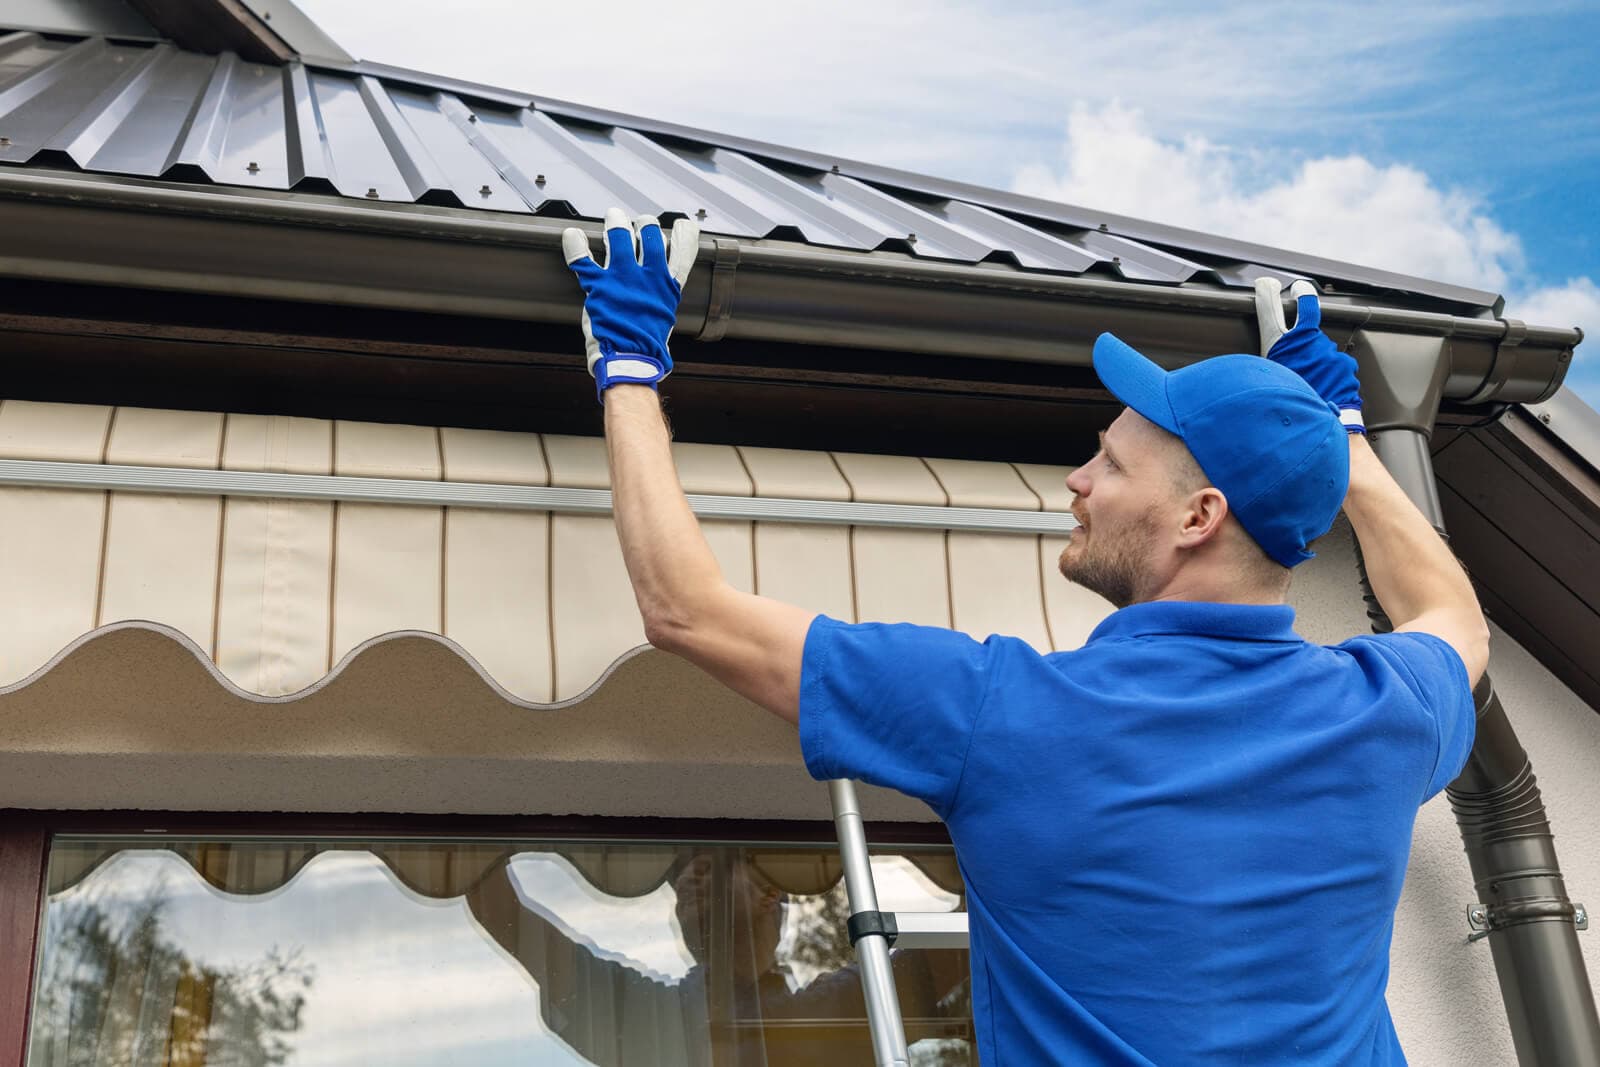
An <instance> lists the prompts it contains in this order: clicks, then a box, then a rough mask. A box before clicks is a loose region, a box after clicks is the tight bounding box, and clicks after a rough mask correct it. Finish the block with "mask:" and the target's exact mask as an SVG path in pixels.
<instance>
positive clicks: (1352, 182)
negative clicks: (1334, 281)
mask: <svg viewBox="0 0 1600 1067" xmlns="http://www.w3.org/2000/svg"><path fill="white" fill-rule="evenodd" d="M1013 184H1014V188H1015V189H1016V190H1017V191H1018V192H1021V193H1026V194H1028V195H1030V196H1039V197H1044V198H1046V199H1051V200H1059V201H1065V202H1067V203H1073V204H1079V205H1082V206H1085V207H1092V208H1097V209H1100V210H1104V211H1108V212H1115V213H1118V214H1125V215H1132V216H1135V217H1137V218H1144V219H1150V220H1152V221H1156V222H1165V223H1170V224H1172V225H1176V226H1184V227H1188V228H1191V229H1196V230H1202V231H1205V232H1208V233H1218V234H1226V235H1228V236H1229V237H1234V238H1238V239H1241V240H1246V241H1254V242H1257V243H1259V244H1264V245H1270V246H1272V247H1275V248H1287V249H1292V250H1294V251H1296V252H1302V253H1310V254H1312V255H1319V256H1325V257H1328V258H1330V259H1338V260H1344V261H1346V262H1350V263H1360V264H1363V265H1365V266H1371V267H1378V268H1382V269H1385V270H1391V271H1398V272H1400V273H1402V274H1414V275H1420V276H1422V277H1426V278H1433V279H1438V280H1441V281H1450V282H1455V283H1458V284H1462V285H1472V286H1480V287H1483V288H1488V289H1496V290H1498V289H1501V288H1504V287H1505V285H1506V284H1507V282H1508V280H1509V279H1510V278H1511V276H1512V275H1513V274H1514V273H1516V272H1517V271H1519V270H1520V269H1521V267H1522V249H1521V245H1520V244H1519V242H1518V241H1517V238H1516V237H1515V236H1514V235H1513V234H1510V233H1508V232H1506V231H1505V230H1504V229H1503V228H1501V227H1500V226H1499V225H1497V224H1496V223H1495V222H1494V220H1493V219H1492V218H1490V217H1489V215H1488V214H1487V211H1486V209H1485V206H1484V205H1483V204H1482V203H1481V202H1480V201H1479V200H1477V199H1476V198H1475V197H1473V196H1471V195H1469V194H1468V193H1466V192H1464V191H1462V190H1458V189H1440V188H1439V187H1437V186H1436V185H1434V184H1433V182H1431V181H1430V180H1429V179H1428V176H1427V175H1426V174H1424V173H1422V172H1421V171H1419V170H1417V169H1415V168H1413V167H1408V166H1404V165H1401V164H1391V165H1389V166H1378V165H1376V164H1374V163H1372V162H1371V161H1370V160H1367V159H1365V158H1363V157H1361V156H1328V157H1323V158H1318V159H1308V160H1302V161H1300V162H1298V163H1296V164H1293V165H1292V166H1290V167H1285V166H1283V165H1282V164H1281V163H1280V162H1278V161H1277V160H1275V159H1273V158H1272V157H1270V156H1268V155H1267V154H1265V153H1261V152H1244V151H1238V150H1235V149H1232V148H1229V147H1226V146H1224V145H1218V144H1214V143H1212V142H1211V141H1208V140H1206V139H1204V138H1200V137H1188V138H1185V139H1183V140H1181V141H1164V140H1161V139H1159V138H1158V137H1156V136H1155V135H1154V134H1153V133H1152V132H1151V131H1150V130H1149V128H1148V126H1147V125H1146V123H1145V121H1144V118H1143V116H1142V115H1141V114H1140V113H1139V112H1137V111H1134V110H1132V109H1129V108H1125V107H1123V106H1121V105H1118V104H1111V105H1109V106H1107V107H1105V108H1101V109H1094V108H1089V107H1084V106H1079V107H1075V108H1073V110H1072V115H1071V117H1070V118H1069V119H1068V121H1067V129H1066V141H1065V143H1064V146H1063V149H1062V154H1061V160H1060V163H1059V164H1058V166H1056V167H1045V166H1037V165H1035V166H1030V167H1025V168H1023V169H1022V170H1021V171H1020V172H1019V173H1018V175H1017V178H1016V180H1015V182H1014V183H1013Z"/></svg>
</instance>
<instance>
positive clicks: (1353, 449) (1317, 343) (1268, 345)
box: [1256, 278, 1489, 684]
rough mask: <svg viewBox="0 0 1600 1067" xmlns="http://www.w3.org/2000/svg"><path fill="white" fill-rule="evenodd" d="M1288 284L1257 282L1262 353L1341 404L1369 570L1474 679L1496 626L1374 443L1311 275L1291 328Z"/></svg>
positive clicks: (1405, 625)
mask: <svg viewBox="0 0 1600 1067" xmlns="http://www.w3.org/2000/svg"><path fill="white" fill-rule="evenodd" d="M1281 294H1282V290H1281V288H1280V286H1279V285H1278V282H1277V281H1276V280H1275V279H1272V278H1261V279H1258V280H1257V281H1256V319H1257V321H1258V322H1259V323H1260V325H1261V351H1262V354H1263V355H1266V356H1268V357H1270V358H1271V359H1273V360H1276V361H1277V362H1279V363H1282V364H1283V365H1284V366H1286V367H1288V368H1289V369H1291V370H1293V371H1295V372H1296V373H1297V374H1299V375H1300V376H1301V377H1302V378H1304V379H1305V380H1306V381H1307V382H1308V383H1309V384H1310V385H1311V387H1312V388H1313V389H1315V390H1316V391H1317V395H1318V396H1320V397H1322V399H1323V400H1325V401H1327V403H1328V404H1329V405H1330V406H1332V407H1335V408H1337V409H1338V410H1339V421H1340V422H1342V423H1344V427H1345V429H1346V430H1348V431H1349V432H1350V490H1349V493H1348V494H1347V495H1346V496H1345V501H1344V512H1345V514H1346V515H1348V516H1349V517H1350V527H1351V529H1352V530H1354V531H1355V535H1356V540H1357V541H1359V542H1360V543H1361V552H1362V555H1363V557H1364V558H1365V560H1366V566H1367V577H1368V579H1369V580H1370V581H1371V583H1372V589H1373V592H1374V593H1376V594H1377V597H1378V603H1379V604H1381V605H1382V606H1383V610H1384V612H1385V613H1386V614H1387V615H1388V616H1389V621H1390V622H1391V623H1392V624H1393V625H1394V628H1395V631H1396V632H1397V633H1406V632H1417V633H1428V634H1433V635H1434V636H1435V637H1438V638H1440V639H1441V640H1443V641H1444V642H1445V643H1446V644H1448V645H1450V647H1452V648H1454V649H1455V650H1456V654H1457V655H1458V656H1460V657H1461V662H1462V664H1463V665H1464V666H1465V667H1466V669H1467V680H1468V681H1469V682H1470V683H1473V684H1476V682H1477V680H1478V678H1479V677H1480V676H1481V675H1482V674H1483V671H1484V667H1485V665H1486V664H1487V663H1488V661H1489V628H1488V624H1487V623H1485V622H1484V620H1483V609H1482V608H1480V607H1479V606H1478V598H1477V595H1476V594H1475V593H1474V592H1473V590H1472V583H1471V582H1470V581H1468V579H1467V576H1466V573H1465V572H1464V571H1463V570H1462V569H1461V564H1459V563H1457V562H1456V558H1455V556H1453V555H1451V553H1450V549H1449V548H1448V547H1447V546H1446V545H1445V543H1444V541H1443V539H1442V538H1440V536H1439V534H1438V532H1437V531H1436V530H1434V528H1433V526H1432V525H1431V524H1430V523H1429V522H1428V520H1427V519H1426V518H1425V517H1423V514H1422V512H1420V511H1418V510H1417V506H1416V505H1415V504H1414V503H1412V501H1411V498H1410V497H1408V496H1406V494H1405V492H1404V490H1402V489H1401V488H1400V486H1398V485H1397V484H1395V480H1394V479H1393V478H1391V477H1390V476H1389V472H1388V471H1386V470H1385V469H1384V467H1383V464H1382V463H1380V462H1379V461H1378V457H1377V455H1376V454H1374V452H1373V451H1372V447H1371V446H1370V445H1369V444H1368V443H1367V438H1366V432H1367V431H1366V427H1365V426H1364V425H1363V424H1362V421H1361V391H1360V388H1359V386H1358V384H1357V381H1356V361H1355V359H1354V358H1353V357H1352V356H1349V355H1347V354H1346V353H1343V352H1340V351H1339V349H1338V346H1336V345H1335V344H1334V343H1333V341H1332V340H1331V339H1330V338H1329V337H1328V336H1327V335H1326V334H1324V333H1323V332H1322V328H1321V323H1322V307H1321V305H1320V304H1318V302H1317V294H1316V290H1315V289H1313V288H1312V285H1311V283H1310V282H1307V281H1298V282H1295V283H1294V285H1293V286H1291V287H1290V289H1289V295H1290V296H1293V297H1294V298H1295V324H1294V329H1292V330H1287V329H1285V325H1284V320H1283V300H1282V295H1281Z"/></svg>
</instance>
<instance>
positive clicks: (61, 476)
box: [0, 459, 1077, 534]
mask: <svg viewBox="0 0 1600 1067" xmlns="http://www.w3.org/2000/svg"><path fill="white" fill-rule="evenodd" d="M0 485H9V486H18V487H22V488H35V489H104V490H117V491H119V492H145V493H166V494H173V493H176V494H180V495H192V496H231V497H250V498H258V499H273V500H323V501H329V500H337V501H350V502H357V503H366V504H410V505H426V506H430V507H471V508H489V509H496V510H508V511H550V512H560V513H564V514H577V515H609V514H610V513H611V492H610V490H607V489H572V488H561V487H547V486H528V485H497V484H492V483H487V482H447V481H434V480H431V479H429V480H424V479H409V478H358V477H349V476H334V475H314V474H277V473H265V472H260V471H226V470H195V469H189V468H181V467H139V466H130V465H125V464H112V463H64V462H56V461H48V460H17V459H7V460H0ZM689 506H690V508H691V509H693V511H694V513H695V514H696V515H698V516H699V517H700V518H703V519H746V520H757V521H769V522H798V523H818V524H824V525H833V526H882V527H891V528H899V529H934V530H976V531H986V532H990V533H1021V534H1040V533H1062V532H1064V531H1066V530H1070V529H1073V528H1074V527H1075V526H1077V520H1076V519H1074V518H1073V517H1072V516H1071V515H1068V514H1064V513H1062V512H1050V511H1022V510H1013V509H1004V508H959V507H935V506H926V505H913V504H870V503H860V502H854V501H837V500H798V499H784V498H771V497H753V496H713V495H708V494H690V495H689Z"/></svg>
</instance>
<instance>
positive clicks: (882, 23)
mask: <svg viewBox="0 0 1600 1067" xmlns="http://www.w3.org/2000/svg"><path fill="white" fill-rule="evenodd" d="M299 6H300V7H301V8H302V9H303V10H305V11H306V13H307V14H309V15H310V16H311V17H312V18H314V19H316V20H317V21H318V23H319V24H321V26H322V27H323V28H324V29H325V30H326V31H328V33H329V34H330V35H331V36H333V38H334V39H335V40H337V41H339V42H340V43H341V44H342V45H343V46H344V47H346V48H347V49H348V50H349V51H350V52H352V53H353V54H355V55H356V56H358V57H359V58H362V59H370V60H374V61H378V62H384V63H391V64H394V65H397V66H404V67H413V68H416V69H420V70H426V71H430V72H433V73H438V74H447V75H451V76H455V77H460V78H464V79H466V80H469V81H477V82H483V83H487V84H491V85H499V86H504V87H507V88H512V89H516V90H520V91H525V92H528V93H530V94H534V95H540V96H546V97H552V98H555V99H560V100H567V101H572V102H576V103H582V104H587V105H590V106H593V107H599V108H609V109H613V110H618V111H622V112H624V113H628V114H635V115H644V116H648V117H651V118H659V119H664V120H667V121H671V122H677V123H681V124H684V125H688V126H696V127H701V128H704V129H708V130H713V131H716V132H720V133H725V134H733V135H740V136H745V137H751V138H755V139H758V140H764V141H772V142H776V143H779V144H786V145H792V146H794V147H798V148H806V149H812V150H815V151H818V152H823V153H838V154H839V155H840V156H841V157H844V158H865V159H868V160H870V161H871V162H874V163H879V164H882V165H885V166H894V167H901V168H906V169H912V170H925V171H929V172H933V173H937V174H940V175H942V176H946V177H954V178H962V179H965V180H970V181H977V182H982V183H985V184H997V183H1000V182H1003V181H1005V180H1006V179H1007V178H1009V176H1010V173H1011V171H1012V169H1013V167H1014V165H1015V162H1016V161H1018V160H1030V159H1036V158H1041V157H1042V154H1043V153H1045V152H1048V151H1049V150H1050V149H1051V147H1052V146H1053V142H1054V140H1055V138H1056V136H1057V130H1058V128H1059V125H1060V122H1061V120H1062V119H1063V118H1064V116H1065V114H1066V110H1067V107H1068V105H1069V103H1070V102H1071V101H1078V100H1087V101H1104V100H1109V99H1113V98H1120V99H1122V100H1126V101H1128V102H1130V103H1132V104H1134V105H1136V106H1139V107H1142V108H1144V109H1145V111H1146V113H1147V114H1151V115H1159V116H1160V118H1161V123H1162V126H1161V129H1160V131H1158V132H1161V133H1165V134H1173V133H1175V132H1176V131H1182V130H1193V129H1208V130H1212V131H1220V132H1222V133H1229V132H1231V131H1239V132H1241V133H1242V132H1243V131H1249V133H1250V135H1251V136H1252V137H1270V138H1281V137H1294V136H1301V135H1303V133H1304V131H1305V130H1307V129H1315V130H1316V131H1317V133H1318V135H1319V136H1339V135H1350V136H1358V137H1359V136H1363V135H1364V133H1365V131H1366V130H1367V129H1368V128H1369V126H1370V123H1371V121H1372V120H1373V119H1374V118H1375V117H1376V116H1379V115H1380V114H1389V110H1388V109H1391V108H1392V107H1393V106H1394V105H1393V99H1394V98H1395V97H1397V96H1404V95H1405V94H1406V93H1408V92H1410V91H1412V90H1414V89H1416V88H1418V87H1420V86H1422V85H1424V84H1426V83H1427V82H1428V81H1429V79H1430V78H1432V77H1434V76H1435V75H1436V74H1437V73H1438V72H1439V69H1440V68H1441V67H1442V66H1443V65H1444V63H1445V62H1446V60H1445V58H1444V57H1443V56H1442V55H1441V54H1440V42H1442V41H1446V40H1451V39H1455V38H1456V37H1458V36H1461V35H1463V34H1469V33H1472V32H1476V29H1477V28H1481V26H1482V25H1483V23H1484V20H1486V19H1491V18H1493V17H1495V15H1496V14H1497V9H1496V6H1495V5H1494V4H1492V3H1482V2H1477V3H1456V4H1443V5H1401V6H1399V7H1395V6H1394V5H1391V4H1387V3H1381V2H1379V0H1350V2H1346V3H1342V4H1339V5H1333V4H1326V3H1316V2H1313V0H1307V2H1306V3H1304V4H1302V5H1301V6H1300V7H1297V8H1296V16H1295V17H1294V18H1292V19H1289V18H1263V17H1262V15H1261V12H1260V7H1259V5H1256V4H1251V3H1245V2H1237V0H1236V2H1233V3H1223V4H1204V5H1175V4H1170V3H1162V2H1160V0H1127V2H1125V3H1120V4H1115V5H1109V4H1100V3H1091V2H1089V0H1051V2H1048V3H1037V2H1024V3H1020V4H1012V5H1003V6H998V7H997V6H995V5H992V4H985V3H979V2H977V0H876V2H873V3H861V2H860V0H812V2H809V3H805V4H759V3H758V4H751V3H748V2H745V0H684V2H681V3H678V4H676V5H673V6H672V7H671V8H670V10H669V9H667V8H663V7H662V6H661V5H660V4H657V3H653V2H649V0H592V2H590V3H584V4H529V3H509V2H507V0H454V2H453V3H452V4H451V5H450V8H449V17H447V18H441V17H440V12H439V6H438V5H437V4H436V3H434V2H433V0H300V2H299ZM1324 18H1326V19H1329V20H1333V19H1336V20H1337V22H1338V25H1339V26H1340V27H1341V29H1340V33H1339V43H1338V48H1337V52H1338V58H1337V62H1330V61H1329V59H1330V56H1329V51H1330V48H1329V42H1328V36H1327V33H1326V31H1325V29H1324V26H1325V25H1326V23H1325V22H1324ZM422 25H425V26H426V27H427V32H426V33H418V32H417V27H418V26H422Z"/></svg>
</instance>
